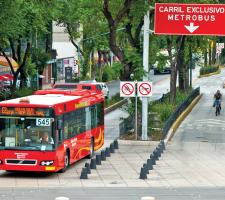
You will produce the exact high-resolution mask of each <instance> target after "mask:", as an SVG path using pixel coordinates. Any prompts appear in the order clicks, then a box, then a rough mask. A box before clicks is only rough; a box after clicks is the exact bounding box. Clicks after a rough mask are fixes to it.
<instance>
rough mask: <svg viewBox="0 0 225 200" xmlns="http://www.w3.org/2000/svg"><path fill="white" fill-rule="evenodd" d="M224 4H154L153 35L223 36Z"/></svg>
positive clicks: (224, 27) (224, 29)
mask: <svg viewBox="0 0 225 200" xmlns="http://www.w3.org/2000/svg"><path fill="white" fill-rule="evenodd" d="M224 23H225V4H182V3H181V4H179V3H156V4H155V30H154V31H155V34H166V35H225V25H224Z"/></svg>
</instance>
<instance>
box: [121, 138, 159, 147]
mask: <svg viewBox="0 0 225 200" xmlns="http://www.w3.org/2000/svg"><path fill="white" fill-rule="evenodd" d="M118 143H119V144H123V145H134V146H135V145H136V146H140V145H143V146H146V145H157V144H158V143H159V141H141V140H138V141H137V140H120V139H119V140H118Z"/></svg>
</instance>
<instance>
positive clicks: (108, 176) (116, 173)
mask: <svg viewBox="0 0 225 200" xmlns="http://www.w3.org/2000/svg"><path fill="white" fill-rule="evenodd" d="M108 142H110V141H108ZM108 144H109V143H107V144H106V145H108ZM157 144H158V142H151V143H150V144H149V145H140V144H138V145H135V144H134V143H132V144H119V149H118V150H116V152H115V153H113V154H111V156H110V157H107V158H106V161H102V165H97V170H91V174H90V175H88V177H89V179H87V180H81V179H80V178H79V177H80V173H81V170H82V168H83V167H84V164H85V162H90V160H89V159H83V160H81V161H79V162H77V163H75V164H74V165H72V166H70V168H69V169H68V170H67V171H66V172H65V173H53V174H43V173H7V172H4V171H0V182H1V188H54V187H148V186H150V185H151V184H152V183H151V180H146V181H143V180H140V179H139V173H140V169H141V167H142V165H143V164H144V163H145V162H146V160H147V159H148V158H149V156H150V153H151V152H152V151H153V149H155V147H156V146H157Z"/></svg>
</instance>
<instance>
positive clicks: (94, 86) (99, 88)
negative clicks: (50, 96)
mask: <svg viewBox="0 0 225 200" xmlns="http://www.w3.org/2000/svg"><path fill="white" fill-rule="evenodd" d="M53 88H54V89H61V90H68V89H70V90H71V89H85V90H92V91H95V92H97V93H98V92H101V93H103V95H104V97H105V98H108V96H109V89H108V87H107V85H106V84H105V83H103V82H96V81H95V82H89V81H81V82H79V83H56V84H55V85H53Z"/></svg>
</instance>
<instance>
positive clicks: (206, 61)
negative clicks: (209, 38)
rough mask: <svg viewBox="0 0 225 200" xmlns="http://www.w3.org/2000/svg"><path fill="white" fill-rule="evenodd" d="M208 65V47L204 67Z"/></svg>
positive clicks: (205, 52)
mask: <svg viewBox="0 0 225 200" xmlns="http://www.w3.org/2000/svg"><path fill="white" fill-rule="evenodd" d="M207 65H208V52H207V49H205V51H204V67H206V66H207Z"/></svg>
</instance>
